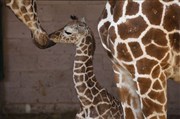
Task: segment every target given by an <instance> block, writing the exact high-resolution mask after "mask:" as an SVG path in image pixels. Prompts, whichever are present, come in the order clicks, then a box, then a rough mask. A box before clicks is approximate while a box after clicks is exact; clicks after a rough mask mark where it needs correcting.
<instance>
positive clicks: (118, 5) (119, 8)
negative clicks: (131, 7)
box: [113, 0, 124, 22]
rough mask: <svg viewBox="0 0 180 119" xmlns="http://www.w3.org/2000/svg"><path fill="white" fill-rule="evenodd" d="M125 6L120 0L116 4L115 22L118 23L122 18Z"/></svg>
mask: <svg viewBox="0 0 180 119" xmlns="http://www.w3.org/2000/svg"><path fill="white" fill-rule="evenodd" d="M123 5H124V1H121V0H118V1H117V2H116V5H115V7H114V14H113V19H114V22H117V21H118V20H119V18H120V17H121V16H122V12H123Z"/></svg>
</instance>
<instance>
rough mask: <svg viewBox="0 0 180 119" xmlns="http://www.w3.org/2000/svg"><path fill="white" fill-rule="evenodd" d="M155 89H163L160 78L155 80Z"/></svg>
mask: <svg viewBox="0 0 180 119" xmlns="http://www.w3.org/2000/svg"><path fill="white" fill-rule="evenodd" d="M153 89H155V90H160V89H162V86H161V84H160V82H159V80H156V81H155V82H154V84H153Z"/></svg>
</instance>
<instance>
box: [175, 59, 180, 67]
mask: <svg viewBox="0 0 180 119" xmlns="http://www.w3.org/2000/svg"><path fill="white" fill-rule="evenodd" d="M175 63H176V64H175V65H176V66H179V67H180V56H176V58H175Z"/></svg>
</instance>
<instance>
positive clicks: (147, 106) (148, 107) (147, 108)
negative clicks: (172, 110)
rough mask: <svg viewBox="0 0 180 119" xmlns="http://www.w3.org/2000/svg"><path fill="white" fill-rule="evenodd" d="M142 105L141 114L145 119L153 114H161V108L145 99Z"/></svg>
mask: <svg viewBox="0 0 180 119" xmlns="http://www.w3.org/2000/svg"><path fill="white" fill-rule="evenodd" d="M142 103H143V112H144V115H145V116H146V117H148V116H149V115H151V114H152V113H153V112H157V113H163V111H162V110H163V107H162V106H161V105H158V104H156V103H154V102H152V101H151V100H149V99H147V98H144V99H142Z"/></svg>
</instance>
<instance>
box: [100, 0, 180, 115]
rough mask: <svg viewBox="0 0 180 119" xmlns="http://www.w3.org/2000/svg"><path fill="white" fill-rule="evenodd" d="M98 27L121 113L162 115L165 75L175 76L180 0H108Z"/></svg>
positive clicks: (179, 75)
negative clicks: (115, 83)
mask: <svg viewBox="0 0 180 119" xmlns="http://www.w3.org/2000/svg"><path fill="white" fill-rule="evenodd" d="M98 30H99V34H100V37H101V41H102V44H103V46H104V48H105V49H106V51H107V53H108V55H109V57H110V58H111V60H112V62H113V67H114V73H115V80H116V82H117V87H118V88H119V93H120V98H121V102H122V106H123V111H124V114H125V119H144V118H145V119H166V118H167V115H166V113H167V112H166V111H167V109H166V108H167V107H166V105H167V96H166V89H167V79H169V78H172V79H174V80H177V81H180V1H178V0H154V1H152V0H125V1H121V0H120V1H118V0H108V2H107V4H106V6H105V9H104V11H103V14H102V16H101V20H100V22H99V25H98Z"/></svg>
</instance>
